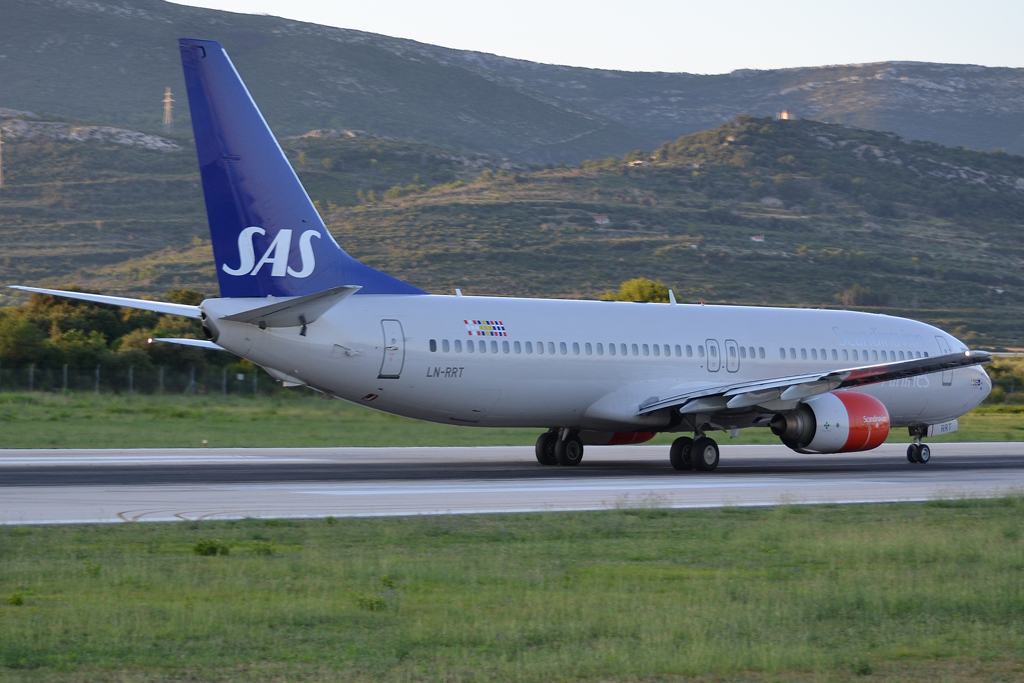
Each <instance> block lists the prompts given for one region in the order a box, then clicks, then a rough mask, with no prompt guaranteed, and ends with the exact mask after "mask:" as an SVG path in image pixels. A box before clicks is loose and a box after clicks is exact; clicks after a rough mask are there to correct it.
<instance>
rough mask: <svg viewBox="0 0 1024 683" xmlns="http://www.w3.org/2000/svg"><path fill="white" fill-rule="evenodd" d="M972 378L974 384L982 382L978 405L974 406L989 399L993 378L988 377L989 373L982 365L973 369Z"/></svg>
mask: <svg viewBox="0 0 1024 683" xmlns="http://www.w3.org/2000/svg"><path fill="white" fill-rule="evenodd" d="M970 378H971V383H972V384H974V382H975V381H978V382H980V387H981V391H980V392H978V394H979V395H978V396H977V403H975V404H974V405H978V404H979V403H981V402H982V401H984V400H985V399H986V398H988V395H989V394H990V393H992V378H991V377H989V376H988V373H987V372H985V368H983V367H982V366H980V365H975V366H974V367H973V368H971V375H970Z"/></svg>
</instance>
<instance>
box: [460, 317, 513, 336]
mask: <svg viewBox="0 0 1024 683" xmlns="http://www.w3.org/2000/svg"><path fill="white" fill-rule="evenodd" d="M462 322H464V323H466V332H467V333H468V334H469V336H470V337H507V336H508V333H507V332H505V323H503V322H501V321H500V320H463V321H462Z"/></svg>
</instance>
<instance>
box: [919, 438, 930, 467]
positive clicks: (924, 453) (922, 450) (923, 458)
mask: <svg viewBox="0 0 1024 683" xmlns="http://www.w3.org/2000/svg"><path fill="white" fill-rule="evenodd" d="M931 459H932V449H930V448H928V444H926V443H923V444H921V445H920V446H918V447H917V461H918V462H919V463H921V464H922V465H927V464H928V461H929V460H931Z"/></svg>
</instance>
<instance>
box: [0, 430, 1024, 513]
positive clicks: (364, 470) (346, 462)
mask: <svg viewBox="0 0 1024 683" xmlns="http://www.w3.org/2000/svg"><path fill="white" fill-rule="evenodd" d="M905 452H906V446H905V445H898V444H892V445H884V446H882V447H881V448H879V449H877V450H875V451H871V452H868V453H852V454H842V455H800V454H796V453H793V452H792V451H790V450H789V449H787V448H785V447H784V446H730V445H728V443H725V444H723V446H722V458H721V464H720V465H719V468H718V470H716V471H715V472H711V473H698V472H676V471H674V470H672V469H671V467H669V465H668V448H667V446H609V447H591V448H588V449H587V453H586V456H585V458H584V461H583V463H582V464H581V465H579V466H578V467H565V468H563V467H542V466H540V465H539V464H537V462H536V460H535V459H534V456H533V448H532V447H521V446H509V447H475V448H304V449H279V448H268V449H217V448H208V449H154V450H151V449H145V450H142V449H139V450H78V449H67V450H65V449H61V450H56V449H54V450H45V449H38V450H37V449H33V450H0V523H3V524H54V523H57V524H59V523H83V522H134V521H174V520H198V519H229V518H243V517H326V516H334V517H344V516H386V515H425V514H467V513H499V512H526V511H546V510H550V511H554V510H596V509H608V508H614V507H622V506H647V505H656V506H667V507H679V508H685V507H714V506H723V505H776V504H779V503H857V502H884V501H920V500H927V499H933V498H948V497H959V496H969V497H977V496H996V495H1003V494H1007V493H1019V492H1024V443H1019V442H1014V443H959V444H954V443H942V444H932V454H933V457H932V461H931V463H929V464H928V465H912V464H910V463H908V462H907V459H906V456H905Z"/></svg>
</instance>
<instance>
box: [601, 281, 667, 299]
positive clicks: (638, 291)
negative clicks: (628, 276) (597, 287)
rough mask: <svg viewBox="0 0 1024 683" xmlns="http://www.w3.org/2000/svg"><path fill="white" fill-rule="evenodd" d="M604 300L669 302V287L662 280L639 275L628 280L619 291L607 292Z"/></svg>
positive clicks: (602, 297)
mask: <svg viewBox="0 0 1024 683" xmlns="http://www.w3.org/2000/svg"><path fill="white" fill-rule="evenodd" d="M601 299H602V300H603V301H649V302H653V303H668V287H667V286H666V285H665V284H664V283H661V282H655V281H654V280H648V279H647V278H642V277H638V278H635V279H633V280H626V281H625V282H623V283H622V285H621V286H620V287H619V291H617V292H605V293H604V294H603V295H602V296H601Z"/></svg>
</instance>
